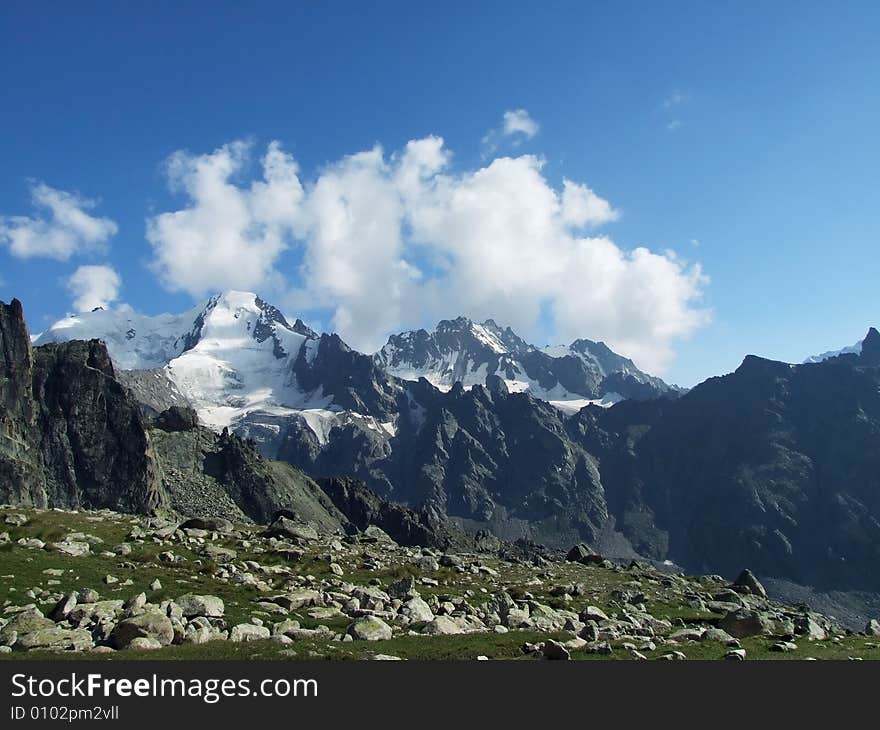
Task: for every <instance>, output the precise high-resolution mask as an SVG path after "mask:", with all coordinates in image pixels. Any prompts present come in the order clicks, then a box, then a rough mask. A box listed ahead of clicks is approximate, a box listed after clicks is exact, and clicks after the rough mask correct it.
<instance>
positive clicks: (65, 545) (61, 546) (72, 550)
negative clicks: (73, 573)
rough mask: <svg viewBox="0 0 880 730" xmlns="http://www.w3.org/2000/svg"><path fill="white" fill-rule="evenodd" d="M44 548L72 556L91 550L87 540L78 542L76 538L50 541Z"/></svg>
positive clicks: (87, 552)
mask: <svg viewBox="0 0 880 730" xmlns="http://www.w3.org/2000/svg"><path fill="white" fill-rule="evenodd" d="M46 549H47V550H50V551H51V552H54V553H61V554H62V555H69V556H71V557H74V558H78V557H81V556H83V555H88V554H89V552H90V551H91V547H90V546H89V544H88V543H87V542H84V541H82V542H80V541H77V540H71V541H67V540H65V541H64V542H52V543H49V544H48V545H47V546H46Z"/></svg>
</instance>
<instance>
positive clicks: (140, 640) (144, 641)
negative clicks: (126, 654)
mask: <svg viewBox="0 0 880 730" xmlns="http://www.w3.org/2000/svg"><path fill="white" fill-rule="evenodd" d="M162 646H163V644H162V642H161V641H159V640H158V639H153V638H151V637H149V636H136V637H135V638H134V639H132V640H131V641H130V642H129V644H128V647H127V648H129V649H134V650H135V651H155V650H156V649H161V648H162Z"/></svg>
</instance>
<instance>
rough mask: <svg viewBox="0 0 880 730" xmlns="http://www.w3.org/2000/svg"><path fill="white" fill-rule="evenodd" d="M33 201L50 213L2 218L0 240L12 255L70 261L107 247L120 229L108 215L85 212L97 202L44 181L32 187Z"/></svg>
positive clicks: (35, 204) (0, 219)
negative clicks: (83, 254) (100, 215)
mask: <svg viewBox="0 0 880 730" xmlns="http://www.w3.org/2000/svg"><path fill="white" fill-rule="evenodd" d="M31 200H32V202H33V205H34V207H35V208H38V209H42V210H44V211H45V213H46V214H47V215H43V216H39V217H30V216H2V217H0V243H2V242H5V243H6V244H7V245H8V246H9V251H10V253H12V255H13V256H17V257H19V258H30V257H32V256H44V257H47V258H53V259H58V260H60V261H67V260H68V259H69V258H70V257H71V256H73V255H74V254H77V253H84V252H95V251H102V250H104V249H105V248H106V243H107V241H108V240H109V239H110V238H111V237H112V236H114V235H116V232H117V230H118V228H117V226H116V223H114V222H113V221H112V220H110V219H109V218H96V217H94V216H91V215H89V214H88V213H87V212H86V210H90V209H91V208H94V207H95V205H96V203H95V201H93V200H88V199H87V198H81V197H79V196H77V195H75V194H73V193H67V192H65V191H63V190H56V189H55V188H51V187H49V186H48V185H46V184H45V183H39V184H36V185H34V186H33V188H32V189H31Z"/></svg>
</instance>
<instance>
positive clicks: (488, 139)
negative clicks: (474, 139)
mask: <svg viewBox="0 0 880 730" xmlns="http://www.w3.org/2000/svg"><path fill="white" fill-rule="evenodd" d="M539 128H540V127H539V126H538V123H537V122H536V121H535V120H534V119H532V117H531V115H530V114H529V113H528V112H527V111H526V110H525V109H508V110H507V111H506V112H504V115H503V116H502V118H501V125H500V126H499V127H497V128H495V129H490V130H489V131H488V132H486V134H485V135H484V136H483V140H482V142H483V157H484V158H488V157H489V156H491V155H492V154H494V153H495V152H496V151H497V150H498V147H499V146H500V145H501V144H502V142H504V141H505V140H506V141H507V142H508V143H509V145H510V146H512V147H519V145H520V144H522V142H523V141H524V140H527V139H532V137H534V136H535V135H536V134H537V133H538V129H539Z"/></svg>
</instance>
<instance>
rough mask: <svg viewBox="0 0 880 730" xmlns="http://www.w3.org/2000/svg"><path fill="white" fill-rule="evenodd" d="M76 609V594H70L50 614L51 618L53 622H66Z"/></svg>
mask: <svg viewBox="0 0 880 730" xmlns="http://www.w3.org/2000/svg"><path fill="white" fill-rule="evenodd" d="M74 608H76V593H68V594H67V595H66V596H64V598H62V599H61V600H60V601H58V603H56V604H55V608H53V609H52V610H51V611H50V612H49V618H51V619H52V620H53V621H56V622H57V621H64V619H66V618H67V617H68V616H69V615H70V612H71V611H73V609H74Z"/></svg>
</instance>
